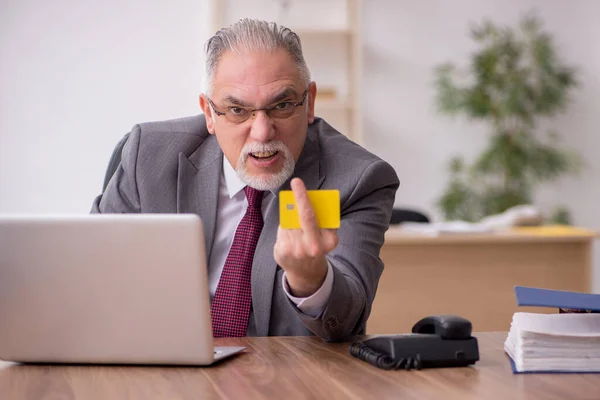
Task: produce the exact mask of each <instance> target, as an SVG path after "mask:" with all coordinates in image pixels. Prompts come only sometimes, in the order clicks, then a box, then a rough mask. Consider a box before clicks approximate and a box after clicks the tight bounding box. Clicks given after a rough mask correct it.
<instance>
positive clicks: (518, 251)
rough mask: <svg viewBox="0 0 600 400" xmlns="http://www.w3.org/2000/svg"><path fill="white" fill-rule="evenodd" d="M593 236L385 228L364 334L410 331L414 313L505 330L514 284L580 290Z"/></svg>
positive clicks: (587, 276)
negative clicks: (433, 234)
mask: <svg viewBox="0 0 600 400" xmlns="http://www.w3.org/2000/svg"><path fill="white" fill-rule="evenodd" d="M594 237H595V235H594V234H578V235H563V236H540V235H533V234H522V233H521V234H517V233H503V234H501V233H498V234H471V235H446V236H438V237H427V236H415V235H408V234H405V233H402V232H401V231H399V230H398V228H391V229H390V230H389V231H388V232H387V234H386V239H385V243H384V245H383V247H382V249H381V259H382V260H383V261H384V263H385V268H384V271H383V275H382V276H381V279H380V281H379V287H378V289H377V295H376V297H375V301H374V304H373V310H372V312H371V316H370V319H369V321H368V323H367V333H369V334H378V333H397V332H407V331H410V329H411V328H412V325H413V324H414V323H415V322H416V321H417V320H419V319H420V318H422V317H424V316H427V315H432V314H458V315H461V316H463V317H465V318H468V319H469V320H471V322H472V323H473V329H474V330H475V331H505V330H508V328H509V327H510V322H511V319H512V315H513V313H514V312H516V311H532V312H545V313H549V312H556V310H554V309H549V308H533V307H517V305H516V300H515V295H514V286H515V285H522V286H535V287H543V288H548V289H559V290H572V291H582V292H587V291H590V290H591V284H592V273H591V268H592V266H591V264H592V258H591V254H592V243H593V240H594Z"/></svg>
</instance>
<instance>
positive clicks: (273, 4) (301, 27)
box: [211, 0, 363, 143]
mask: <svg viewBox="0 0 600 400" xmlns="http://www.w3.org/2000/svg"><path fill="white" fill-rule="evenodd" d="M362 1H363V0H211V7H212V27H213V29H212V31H213V32H216V31H217V30H219V29H220V28H222V27H225V26H228V25H230V24H232V23H234V22H235V21H237V20H239V19H240V18H245V17H248V18H258V19H263V20H267V21H275V22H277V23H279V24H281V25H284V26H287V27H288V28H290V29H292V30H293V31H294V32H296V33H297V34H298V36H300V39H301V41H302V49H303V51H304V57H305V59H306V62H307V63H308V67H309V69H310V71H311V74H312V79H313V80H314V81H315V82H316V83H317V99H316V105H315V113H316V115H317V116H319V117H322V118H323V119H325V120H326V121H327V122H328V123H329V124H331V125H332V126H333V127H335V128H336V129H338V130H339V131H340V132H342V133H343V134H345V135H347V136H348V137H349V138H350V139H352V140H353V141H355V142H357V143H362V140H363V118H362V107H361V104H360V103H361V98H362V97H361V86H362V63H363V61H362V60H363V54H362V18H361V17H362Z"/></svg>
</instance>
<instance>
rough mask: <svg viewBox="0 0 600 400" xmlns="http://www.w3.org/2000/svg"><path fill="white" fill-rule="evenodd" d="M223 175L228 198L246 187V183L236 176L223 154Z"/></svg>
mask: <svg viewBox="0 0 600 400" xmlns="http://www.w3.org/2000/svg"><path fill="white" fill-rule="evenodd" d="M223 176H224V177H225V185H226V186H227V193H228V194H229V198H230V199H232V198H233V196H235V195H236V194H238V193H239V192H241V191H242V190H243V189H244V188H245V187H246V184H245V183H244V182H243V181H242V180H241V179H240V178H239V177H238V175H237V173H236V172H235V169H233V167H232V166H231V164H229V160H227V157H225V155H223Z"/></svg>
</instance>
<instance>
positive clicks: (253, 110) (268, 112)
mask: <svg viewBox="0 0 600 400" xmlns="http://www.w3.org/2000/svg"><path fill="white" fill-rule="evenodd" d="M308 91H309V90H308V88H307V89H306V90H305V91H304V93H303V94H302V100H300V101H297V102H293V101H290V102H287V101H280V102H278V103H277V104H275V105H273V106H271V107H264V108H246V107H241V106H231V107H227V109H228V110H229V109H231V108H243V109H244V110H246V111H249V112H250V113H251V115H252V119H254V118H256V113H257V112H258V111H264V112H265V114H267V117H269V118H271V114H270V112H271V111H273V110H274V109H275V107H277V105H279V104H281V103H291V104H292V106H294V108H296V107H300V106H302V105H304V102H305V101H306V98H307V95H308ZM206 99H207V100H208V103H209V104H210V106H211V107H212V109H213V111H214V112H215V114H217V115H218V116H220V117H221V116H224V115H226V114H227V112H226V111H219V110H218V109H217V107H216V106H215V103H213V101H212V100H211V99H210V98H209V97H207V98H206ZM292 115H293V114H291V115H290V116H289V117H285V118H282V119H288V118H291V117H292ZM249 119H250V117H248V118H247V119H245V120H244V121H241V122H239V123H240V124H242V123H244V122H246V121H248V120H249ZM230 122H231V121H230Z"/></svg>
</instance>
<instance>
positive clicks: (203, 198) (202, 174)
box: [177, 135, 223, 260]
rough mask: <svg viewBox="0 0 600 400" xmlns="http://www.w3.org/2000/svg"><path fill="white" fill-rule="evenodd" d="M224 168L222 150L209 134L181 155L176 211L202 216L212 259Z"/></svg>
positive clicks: (207, 245)
mask: <svg viewBox="0 0 600 400" xmlns="http://www.w3.org/2000/svg"><path fill="white" fill-rule="evenodd" d="M222 168H223V153H222V152H221V149H220V148H219V144H218V142H217V140H216V138H215V137H214V136H213V135H211V136H208V137H207V138H206V139H205V140H204V142H202V144H201V145H200V147H198V149H197V150H196V151H195V152H194V153H192V154H191V155H190V156H189V157H186V156H185V155H184V154H183V153H180V154H179V170H178V176H177V212H178V213H188V214H189V213H191V214H198V215H200V218H201V219H202V224H203V226H204V242H205V245H206V251H207V254H206V257H207V260H210V253H211V251H212V243H213V238H214V234H215V221H216V218H217V202H218V197H219V179H220V177H221V169H222Z"/></svg>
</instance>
